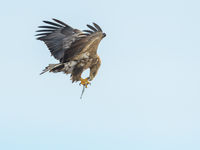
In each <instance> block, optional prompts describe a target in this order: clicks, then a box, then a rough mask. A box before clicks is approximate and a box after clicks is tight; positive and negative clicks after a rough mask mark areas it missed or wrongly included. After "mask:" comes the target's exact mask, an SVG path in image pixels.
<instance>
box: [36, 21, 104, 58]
mask: <svg viewBox="0 0 200 150" xmlns="http://www.w3.org/2000/svg"><path fill="white" fill-rule="evenodd" d="M53 20H54V21H55V22H50V21H43V22H44V23H46V24H48V26H39V28H42V30H38V31H36V32H40V34H37V35H36V36H38V38H37V39H38V40H41V41H44V42H45V44H46V45H47V47H48V48H49V50H50V52H51V54H52V55H53V56H54V57H55V58H56V59H58V60H60V62H67V61H69V60H70V59H71V58H73V57H74V56H76V55H77V54H79V53H80V52H81V51H82V50H83V49H84V48H85V47H87V45H88V44H90V43H91V42H92V41H94V40H96V38H95V37H97V36H99V37H100V34H96V33H102V30H101V28H100V27H99V26H98V25H97V24H95V23H93V24H94V26H95V27H96V28H94V27H92V26H90V25H87V26H88V27H89V28H90V29H91V30H83V32H81V31H80V30H78V29H74V28H72V27H70V26H69V25H67V24H65V23H64V22H62V21H60V20H57V19H53Z"/></svg>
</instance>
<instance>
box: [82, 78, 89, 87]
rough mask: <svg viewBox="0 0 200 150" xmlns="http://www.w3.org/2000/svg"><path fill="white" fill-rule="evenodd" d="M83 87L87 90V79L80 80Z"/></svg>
mask: <svg viewBox="0 0 200 150" xmlns="http://www.w3.org/2000/svg"><path fill="white" fill-rule="evenodd" d="M80 84H82V85H83V86H85V87H86V88H87V85H88V84H90V82H89V81H88V78H85V79H83V78H81V83H80Z"/></svg>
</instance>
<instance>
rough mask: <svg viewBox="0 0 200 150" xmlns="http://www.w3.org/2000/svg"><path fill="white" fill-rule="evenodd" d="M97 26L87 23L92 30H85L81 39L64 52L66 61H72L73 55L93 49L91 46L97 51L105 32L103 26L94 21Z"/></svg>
mask: <svg viewBox="0 0 200 150" xmlns="http://www.w3.org/2000/svg"><path fill="white" fill-rule="evenodd" d="M93 24H94V26H95V28H94V27H93V26H91V25H87V26H88V27H89V28H90V29H91V30H83V33H81V34H80V35H83V37H82V38H80V39H79V40H76V41H74V42H73V43H72V44H71V47H70V48H69V49H68V50H67V51H65V54H64V58H63V59H64V62H66V61H70V59H72V58H73V57H75V56H77V55H79V54H80V53H83V52H85V51H89V50H91V48H92V49H93V50H94V51H95V50H96V49H97V47H98V45H99V42H100V41H101V39H102V38H103V36H104V34H103V32H102V30H101V28H100V27H99V26H98V25H97V24H96V23H93Z"/></svg>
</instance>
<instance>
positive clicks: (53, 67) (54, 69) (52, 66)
mask: <svg viewBox="0 0 200 150" xmlns="http://www.w3.org/2000/svg"><path fill="white" fill-rule="evenodd" d="M63 68H64V64H49V66H47V67H46V68H45V69H44V70H42V72H41V73H40V75H41V74H43V73H45V72H47V71H49V72H54V73H56V72H60V71H62V69H63Z"/></svg>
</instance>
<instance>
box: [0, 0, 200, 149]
mask: <svg viewBox="0 0 200 150" xmlns="http://www.w3.org/2000/svg"><path fill="white" fill-rule="evenodd" d="M199 8H200V1H197V0H196V1H195V0H166V1H161V0H151V1H148V0H141V1H138V0H137V1H134V0H132V1H131V0H130V1H128V0H123V1H114V0H110V1H107V0H101V1H94V0H93V1H92V0H90V1H89V0H84V1H77V0H73V1H67V0H57V1H54V2H51V1H47V0H43V1H39V0H34V1H25V0H19V1H2V2H1V5H0V17H1V35H0V40H1V56H0V63H1V75H0V76H1V78H0V83H1V84H0V90H1V94H0V121H1V122H0V149H1V150H199V149H200V92H199V91H200V69H199V68H200V9H199ZM51 18H58V19H60V20H63V21H64V22H66V23H68V24H69V25H71V26H73V27H76V28H79V29H85V28H86V26H85V25H86V24H88V23H91V22H96V23H98V24H99V25H100V26H101V27H102V29H103V30H104V31H105V32H106V33H107V37H106V38H105V39H103V41H102V42H101V44H100V46H99V50H98V53H99V55H100V57H101V59H102V66H101V68H100V70H99V73H98V75H97V77H96V78H95V80H94V81H93V82H92V86H90V87H89V88H88V89H87V90H86V91H85V93H84V97H83V100H80V99H79V97H80V94H81V90H82V88H81V87H80V86H78V84H72V83H71V81H70V80H69V76H65V75H64V74H50V73H47V74H44V75H43V76H39V73H40V72H41V70H42V69H43V68H44V67H45V66H47V65H48V64H49V63H56V62H57V61H56V60H54V59H53V57H50V53H49V51H48V50H47V48H46V46H45V45H44V44H43V43H42V42H40V41H37V40H35V37H34V35H35V30H36V29H37V26H39V25H41V23H42V20H49V19H51Z"/></svg>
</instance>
